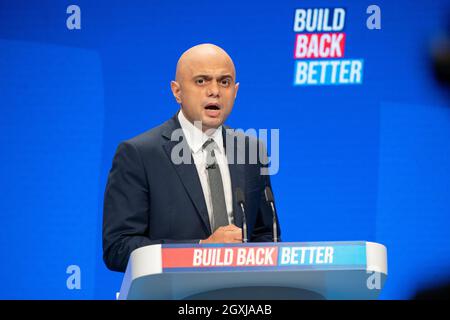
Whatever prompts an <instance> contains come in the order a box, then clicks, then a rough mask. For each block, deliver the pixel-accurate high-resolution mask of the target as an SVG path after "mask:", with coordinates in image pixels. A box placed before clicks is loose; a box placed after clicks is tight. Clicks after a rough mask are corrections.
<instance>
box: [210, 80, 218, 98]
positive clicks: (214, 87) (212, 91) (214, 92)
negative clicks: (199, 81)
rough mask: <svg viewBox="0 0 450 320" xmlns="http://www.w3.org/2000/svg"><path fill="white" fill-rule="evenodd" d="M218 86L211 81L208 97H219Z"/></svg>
mask: <svg viewBox="0 0 450 320" xmlns="http://www.w3.org/2000/svg"><path fill="white" fill-rule="evenodd" d="M219 91H220V90H219V85H218V83H217V82H216V81H211V84H210V85H209V86H208V97H217V96H219Z"/></svg>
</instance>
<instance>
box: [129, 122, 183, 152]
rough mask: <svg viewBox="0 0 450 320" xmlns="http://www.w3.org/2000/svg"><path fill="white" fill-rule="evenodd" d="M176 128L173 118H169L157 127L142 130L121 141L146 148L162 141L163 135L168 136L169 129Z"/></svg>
mask: <svg viewBox="0 0 450 320" xmlns="http://www.w3.org/2000/svg"><path fill="white" fill-rule="evenodd" d="M174 128H176V123H175V120H174V118H171V119H169V120H167V121H165V122H164V123H162V124H160V125H159V126H157V127H154V128H151V129H149V130H147V131H145V132H142V133H140V134H138V135H136V136H134V137H132V138H130V139H127V140H125V141H123V142H122V143H124V144H131V145H133V146H134V147H136V148H139V149H140V148H148V147H152V146H157V145H160V144H161V142H162V141H164V136H170V134H171V131H173V130H174Z"/></svg>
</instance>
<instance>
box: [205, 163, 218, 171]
mask: <svg viewBox="0 0 450 320" xmlns="http://www.w3.org/2000/svg"><path fill="white" fill-rule="evenodd" d="M215 168H216V163H215V162H214V163H211V164H206V170H209V169H215Z"/></svg>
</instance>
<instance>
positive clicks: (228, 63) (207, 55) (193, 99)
mask: <svg viewBox="0 0 450 320" xmlns="http://www.w3.org/2000/svg"><path fill="white" fill-rule="evenodd" d="M170 86H171V89H172V93H173V95H174V97H175V99H176V101H177V102H178V103H179V104H180V106H181V110H182V112H183V115H184V116H185V117H186V118H187V119H188V120H189V121H190V122H192V123H193V124H195V122H196V121H200V122H201V123H202V129H203V131H205V132H206V130H208V129H214V128H218V127H220V126H221V125H222V124H223V123H224V121H225V120H226V119H227V117H228V115H229V114H230V112H231V110H232V109H233V104H234V100H235V99H236V94H237V91H238V88H239V84H238V83H236V70H235V69H234V63H233V61H232V60H231V58H230V56H229V55H228V54H227V53H226V52H225V51H224V50H223V49H222V48H220V47H218V46H216V45H213V44H200V45H198V46H195V47H192V48H190V49H189V50H187V51H186V52H184V53H183V54H182V55H181V57H180V59H179V60H178V63H177V71H176V75H175V81H172V82H171V83H170Z"/></svg>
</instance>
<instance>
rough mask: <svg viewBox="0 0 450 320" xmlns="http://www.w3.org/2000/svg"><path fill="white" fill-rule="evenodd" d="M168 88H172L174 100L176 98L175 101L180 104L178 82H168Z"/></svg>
mask: <svg viewBox="0 0 450 320" xmlns="http://www.w3.org/2000/svg"><path fill="white" fill-rule="evenodd" d="M170 89H172V94H173V96H174V97H175V100H177V102H178V103H179V104H181V87H180V84H179V83H178V82H176V81H171V82H170Z"/></svg>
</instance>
